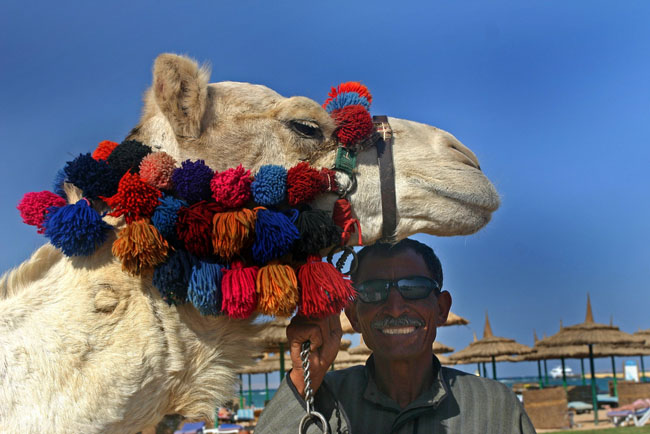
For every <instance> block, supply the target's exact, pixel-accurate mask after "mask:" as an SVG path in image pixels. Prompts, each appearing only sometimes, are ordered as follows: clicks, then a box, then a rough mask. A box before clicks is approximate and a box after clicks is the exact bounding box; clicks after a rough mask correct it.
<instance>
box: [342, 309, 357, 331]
mask: <svg viewBox="0 0 650 434" xmlns="http://www.w3.org/2000/svg"><path fill="white" fill-rule="evenodd" d="M339 317H340V319H341V330H343V334H344V335H345V334H354V333H356V331H355V330H354V329H353V328H352V324H350V320H349V319H348V316H347V315H346V314H345V312H341V315H340V316H339Z"/></svg>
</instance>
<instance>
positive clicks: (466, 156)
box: [449, 143, 481, 170]
mask: <svg viewBox="0 0 650 434" xmlns="http://www.w3.org/2000/svg"><path fill="white" fill-rule="evenodd" d="M449 147H450V148H451V150H452V152H453V153H454V157H455V159H456V160H457V161H459V162H461V163H464V164H466V165H468V166H471V167H474V168H475V169H478V170H481V165H480V164H479V163H478V158H476V155H474V153H473V152H472V151H470V150H469V149H468V148H466V147H465V146H463V145H461V144H459V143H450V144H449Z"/></svg>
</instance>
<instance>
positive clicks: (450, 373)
mask: <svg viewBox="0 0 650 434" xmlns="http://www.w3.org/2000/svg"><path fill="white" fill-rule="evenodd" d="M373 370H374V364H373V359H372V356H371V357H370V359H368V362H366V366H354V367H352V368H348V369H344V370H341V371H333V372H329V373H328V374H327V375H326V376H325V380H324V381H323V384H322V385H321V387H320V388H319V389H318V392H317V393H316V396H315V407H316V410H318V411H319V412H321V413H322V414H323V415H324V416H325V418H326V420H328V421H329V425H330V432H331V433H349V434H362V433H373V434H381V433H400V434H401V433H408V434H413V433H462V434H511V433H512V434H515V433H517V434H519V433H521V434H534V433H535V428H533V425H532V424H531V422H530V419H529V418H528V416H527V415H526V413H525V412H524V409H523V407H522V405H521V403H520V402H519V400H518V399H517V397H516V396H515V395H514V393H512V391H511V390H510V389H508V387H506V386H505V385H503V384H501V383H499V382H496V381H493V380H489V379H486V378H481V377H476V376H474V375H470V374H466V373H464V372H461V371H458V370H456V369H449V368H443V367H441V366H440V363H439V362H438V359H436V358H435V357H434V370H435V371H437V373H438V374H437V376H436V380H435V381H434V383H433V385H432V386H431V388H430V389H428V390H426V391H425V392H424V393H422V395H420V396H419V397H418V398H417V399H416V400H415V401H413V402H412V403H411V404H409V405H408V406H407V407H406V408H404V409H400V408H399V406H398V405H397V403H396V402H395V401H393V400H392V399H390V398H389V397H387V396H386V395H384V394H383V393H382V392H380V391H379V389H378V388H377V385H376V383H375V381H374V379H373V375H372V373H373ZM304 415H305V402H304V400H303V399H302V398H301V397H300V395H298V393H297V391H296V389H295V387H294V385H293V384H292V383H291V380H290V379H289V376H286V377H285V380H284V381H283V382H282V383H281V385H280V388H279V389H278V391H277V392H276V394H275V396H274V397H273V399H272V400H271V402H269V404H268V405H267V407H266V408H265V409H264V412H263V413H262V415H261V417H260V419H259V422H258V424H257V427H256V429H255V434H281V433H297V432H298V425H299V423H300V420H301V418H302V417H303V416H304ZM306 432H308V433H310V434H311V433H320V432H321V430H320V429H318V427H317V426H315V425H314V424H311V425H310V426H309V427H308V429H307V431H306Z"/></svg>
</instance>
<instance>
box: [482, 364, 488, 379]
mask: <svg viewBox="0 0 650 434" xmlns="http://www.w3.org/2000/svg"><path fill="white" fill-rule="evenodd" d="M483 376H484V377H485V378H487V377H488V376H487V368H486V367H485V362H483Z"/></svg>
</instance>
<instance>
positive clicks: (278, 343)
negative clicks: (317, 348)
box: [257, 318, 290, 381]
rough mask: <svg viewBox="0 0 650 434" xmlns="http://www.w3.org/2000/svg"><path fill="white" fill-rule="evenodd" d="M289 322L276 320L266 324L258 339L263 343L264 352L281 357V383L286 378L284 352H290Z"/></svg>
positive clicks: (284, 319) (282, 319)
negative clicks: (288, 338)
mask: <svg viewBox="0 0 650 434" xmlns="http://www.w3.org/2000/svg"><path fill="white" fill-rule="evenodd" d="M289 322H290V321H289V319H287V318H275V319H274V320H272V321H270V322H268V323H267V324H266V327H265V328H264V329H263V330H262V331H261V332H260V333H259V334H258V337H257V339H258V340H260V341H261V343H262V346H263V348H264V351H266V352H268V353H278V354H279V355H280V381H282V379H283V378H284V373H285V368H284V367H285V363H284V352H285V351H287V350H288V344H289V341H288V340H287V326H288V325H289Z"/></svg>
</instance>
